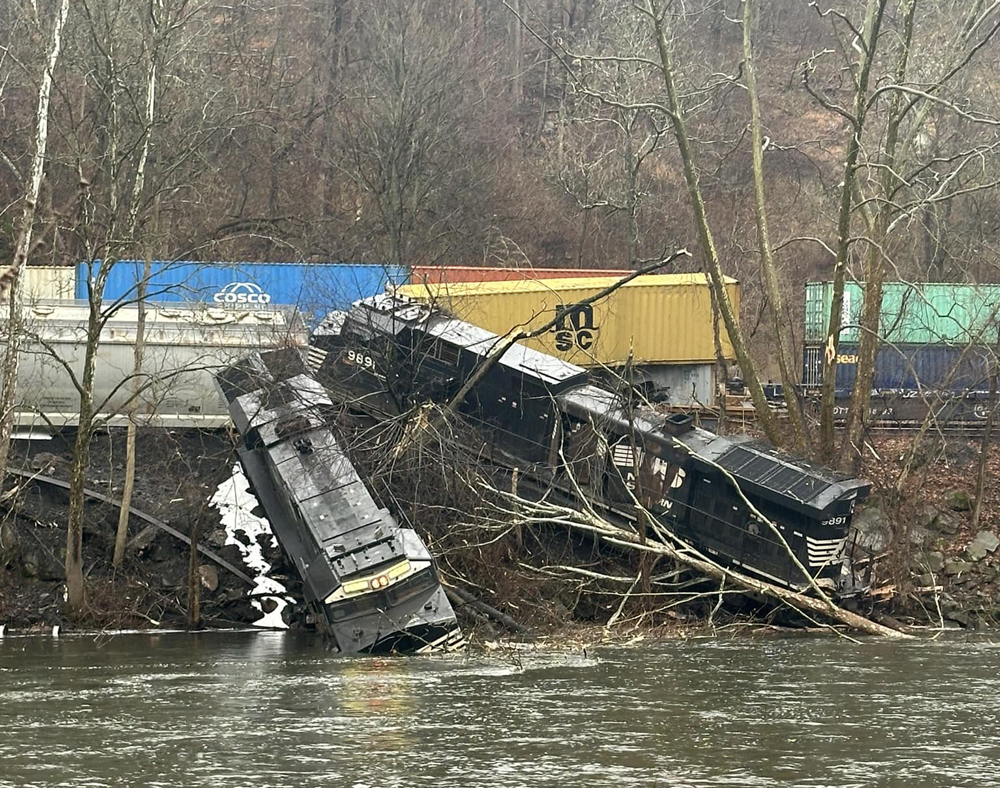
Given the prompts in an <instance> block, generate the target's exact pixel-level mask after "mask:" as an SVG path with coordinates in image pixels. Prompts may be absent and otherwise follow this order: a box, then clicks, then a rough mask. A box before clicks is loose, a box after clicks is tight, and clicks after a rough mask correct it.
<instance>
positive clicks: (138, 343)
mask: <svg viewBox="0 0 1000 788" xmlns="http://www.w3.org/2000/svg"><path fill="white" fill-rule="evenodd" d="M155 107H156V55H155V53H150V56H149V69H148V72H147V78H146V132H145V134H144V135H143V143H142V152H141V153H140V154H139V164H138V166H137V167H136V174H135V182H134V183H133V188H132V205H131V206H130V208H129V229H128V240H129V241H134V240H135V234H136V227H137V225H138V218H139V201H140V200H141V199H142V190H143V186H144V185H145V179H146V162H147V161H148V160H149V138H150V134H151V133H152V128H153V121H154V119H155V113H154V110H155ZM157 218H158V214H157V212H156V210H155V209H154V230H155V229H156V227H155V222H156V219H157ZM145 256H146V259H145V261H144V263H143V267H142V279H141V280H139V283H138V286H137V292H136V302H137V307H138V318H137V324H136V329H135V348H134V350H133V364H132V395H131V402H130V403H129V407H128V435H127V436H126V439H125V484H124V486H123V488H122V507H121V509H119V511H118V530H117V533H116V534H115V553H114V558H113V560H112V563H113V565H114V567H115V568H116V569H117V568H118V567H120V566H121V563H122V559H123V558H124V557H125V544H126V542H127V541H128V520H129V507H130V506H131V505H132V488H133V487H134V486H135V431H136V416H137V414H138V411H139V393H140V391H141V389H142V386H143V383H142V377H141V376H142V360H143V353H144V351H145V344H146V288H147V287H148V286H149V277H150V276H151V275H152V271H153V249H152V244H151V243H147V244H146V255H145Z"/></svg>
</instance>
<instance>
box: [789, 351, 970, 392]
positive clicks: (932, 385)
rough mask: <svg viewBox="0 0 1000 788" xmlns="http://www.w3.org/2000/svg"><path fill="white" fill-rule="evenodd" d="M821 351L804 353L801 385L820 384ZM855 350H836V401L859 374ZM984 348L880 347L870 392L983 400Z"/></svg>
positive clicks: (810, 386) (850, 387)
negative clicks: (941, 393) (975, 396)
mask: <svg viewBox="0 0 1000 788" xmlns="http://www.w3.org/2000/svg"><path fill="white" fill-rule="evenodd" d="M823 351H824V347H823V346H822V345H819V346H809V347H806V348H805V353H804V359H803V377H802V382H803V384H804V385H805V387H806V388H817V387H819V386H820V385H822V382H823ZM858 351H859V347H858V345H850V344H841V345H840V348H839V352H838V359H837V385H836V391H837V396H838V397H842V396H850V394H851V391H852V390H853V389H854V381H855V380H856V378H857V374H858ZM988 369H989V359H988V353H987V350H986V349H985V348H982V347H975V346H974V347H971V348H968V349H966V346H965V345H897V346H891V345H883V346H882V347H880V348H879V351H878V355H876V356H875V375H874V377H873V378H872V389H873V390H875V391H882V392H915V391H918V390H923V391H927V392H937V391H947V392H950V393H954V394H970V393H974V394H978V395H982V394H985V392H987V391H988V390H989V377H988V371H987V370H988Z"/></svg>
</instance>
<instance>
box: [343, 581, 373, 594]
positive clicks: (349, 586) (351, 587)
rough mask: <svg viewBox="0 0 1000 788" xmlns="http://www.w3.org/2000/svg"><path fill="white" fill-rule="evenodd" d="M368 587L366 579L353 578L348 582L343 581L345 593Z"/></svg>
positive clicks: (352, 592)
mask: <svg viewBox="0 0 1000 788" xmlns="http://www.w3.org/2000/svg"><path fill="white" fill-rule="evenodd" d="M367 588H368V581H367V580H353V581H351V582H350V583H344V593H345V594H357V593H359V592H361V591H364V590H366V589H367Z"/></svg>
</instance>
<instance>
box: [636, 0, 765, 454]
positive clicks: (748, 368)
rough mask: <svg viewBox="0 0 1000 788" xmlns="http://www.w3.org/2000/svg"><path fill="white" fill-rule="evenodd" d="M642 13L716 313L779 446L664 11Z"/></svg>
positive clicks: (649, 1) (652, 2) (650, 6)
mask: <svg viewBox="0 0 1000 788" xmlns="http://www.w3.org/2000/svg"><path fill="white" fill-rule="evenodd" d="M645 13H646V14H647V15H648V16H649V17H650V19H651V20H652V23H653V32H654V35H655V37H656V48H657V53H658V54H659V58H660V61H659V65H660V70H661V73H662V75H663V81H664V85H665V87H666V89H667V97H668V108H669V112H668V115H669V117H670V125H671V128H672V129H673V133H674V137H675V139H676V140H677V147H678V150H679V151H680V156H681V161H682V163H683V167H684V180H685V181H686V183H687V188H688V197H689V199H690V201H691V207H692V209H693V210H694V218H695V222H696V224H697V227H698V240H699V244H700V246H701V252H702V254H703V255H704V257H705V266H706V268H707V271H708V276H709V280H710V281H711V283H712V291H713V292H714V293H715V298H716V301H717V303H718V305H719V312H720V313H721V315H722V322H723V323H724V324H725V326H726V331H727V333H728V334H729V339H730V341H731V342H732V345H733V351H734V352H735V353H736V360H737V362H739V365H740V370H742V372H743V378H744V380H745V381H746V385H747V388H748V389H749V390H750V397H751V399H752V400H753V405H754V409H755V410H756V417H757V423H758V425H759V426H760V428H761V429H762V430H763V431H764V434H765V435H767V439H768V440H769V441H771V443H773V444H774V445H776V446H780V445H781V443H782V439H781V434H780V433H779V432H778V430H777V426H776V424H775V420H774V417H773V415H772V414H771V410H770V408H769V407H768V404H767V398H766V397H765V396H764V388H763V386H761V384H760V377H759V376H758V374H757V367H756V365H755V364H754V361H753V358H751V356H750V353H749V351H748V350H747V347H746V343H745V342H744V341H743V332H742V331H741V329H740V323H739V315H737V314H736V312H735V310H734V308H733V302H732V300H731V299H730V298H729V292H728V291H727V290H726V285H725V275H724V273H723V271H722V263H721V261H720V260H719V253H718V250H717V248H716V246H715V239H714V237H713V236H712V230H711V227H710V226H709V223H708V214H707V212H706V209H705V200H704V197H703V195H702V192H701V185H700V184H699V181H698V170H697V167H696V166H695V160H694V152H693V150H692V149H691V142H690V140H689V138H688V133H687V125H686V123H685V121H684V108H683V106H682V105H681V98H680V93H679V92H678V89H677V82H676V78H675V74H674V64H673V59H672V57H671V54H670V44H669V42H668V40H667V30H666V27H665V19H664V16H665V15H664V10H663V8H662V7H661V6H660V3H659V2H658V0H646V7H645Z"/></svg>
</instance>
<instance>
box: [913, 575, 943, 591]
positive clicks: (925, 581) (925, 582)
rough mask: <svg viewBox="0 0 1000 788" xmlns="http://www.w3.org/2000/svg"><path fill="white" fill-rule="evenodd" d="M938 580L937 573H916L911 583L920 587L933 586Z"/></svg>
mask: <svg viewBox="0 0 1000 788" xmlns="http://www.w3.org/2000/svg"><path fill="white" fill-rule="evenodd" d="M939 582H940V581H939V578H938V577H937V575H932V574H923V575H917V576H916V577H914V578H913V585H915V586H918V587H920V588H929V587H933V586H936V585H938V583H939Z"/></svg>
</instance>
